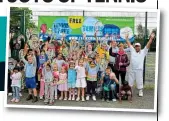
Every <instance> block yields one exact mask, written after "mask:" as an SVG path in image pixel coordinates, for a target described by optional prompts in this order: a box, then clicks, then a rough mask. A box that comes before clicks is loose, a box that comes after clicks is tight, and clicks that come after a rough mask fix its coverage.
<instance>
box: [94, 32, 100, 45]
mask: <svg viewBox="0 0 169 121" xmlns="http://www.w3.org/2000/svg"><path fill="white" fill-rule="evenodd" d="M94 37H95V39H96V44H97V45H98V44H99V41H98V38H97V31H95V33H94Z"/></svg>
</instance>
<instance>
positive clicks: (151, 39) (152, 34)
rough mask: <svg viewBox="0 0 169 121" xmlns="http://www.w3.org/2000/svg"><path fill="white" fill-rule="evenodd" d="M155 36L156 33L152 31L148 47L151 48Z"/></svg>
mask: <svg viewBox="0 0 169 121" xmlns="http://www.w3.org/2000/svg"><path fill="white" fill-rule="evenodd" d="M154 37H155V34H154V33H151V35H150V39H149V41H148V43H147V45H146V48H147V49H149V48H150V45H151V44H152V42H153V40H154Z"/></svg>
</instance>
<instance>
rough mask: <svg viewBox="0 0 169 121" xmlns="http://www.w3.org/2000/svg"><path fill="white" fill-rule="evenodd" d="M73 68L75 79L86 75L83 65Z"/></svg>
mask: <svg viewBox="0 0 169 121" xmlns="http://www.w3.org/2000/svg"><path fill="white" fill-rule="evenodd" d="M75 69H76V71H77V79H79V78H84V77H86V70H85V67H81V66H76V67H75Z"/></svg>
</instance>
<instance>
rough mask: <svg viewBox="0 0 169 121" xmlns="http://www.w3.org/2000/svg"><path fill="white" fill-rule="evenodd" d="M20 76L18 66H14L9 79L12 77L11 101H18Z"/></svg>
mask: <svg viewBox="0 0 169 121" xmlns="http://www.w3.org/2000/svg"><path fill="white" fill-rule="evenodd" d="M21 78H22V74H21V73H20V72H19V67H15V68H14V69H13V71H11V79H12V84H11V87H12V93H13V99H12V100H11V102H15V103H18V102H19V99H20V96H19V92H20V88H21Z"/></svg>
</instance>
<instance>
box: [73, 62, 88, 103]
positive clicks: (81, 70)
mask: <svg viewBox="0 0 169 121" xmlns="http://www.w3.org/2000/svg"><path fill="white" fill-rule="evenodd" d="M75 69H76V71H77V80H76V87H77V88H78V96H77V99H76V101H79V100H80V92H82V95H81V96H82V98H81V99H82V101H85V98H84V95H85V94H84V93H85V88H86V72H85V67H84V61H83V60H82V59H81V60H79V64H78V66H76V67H75Z"/></svg>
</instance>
